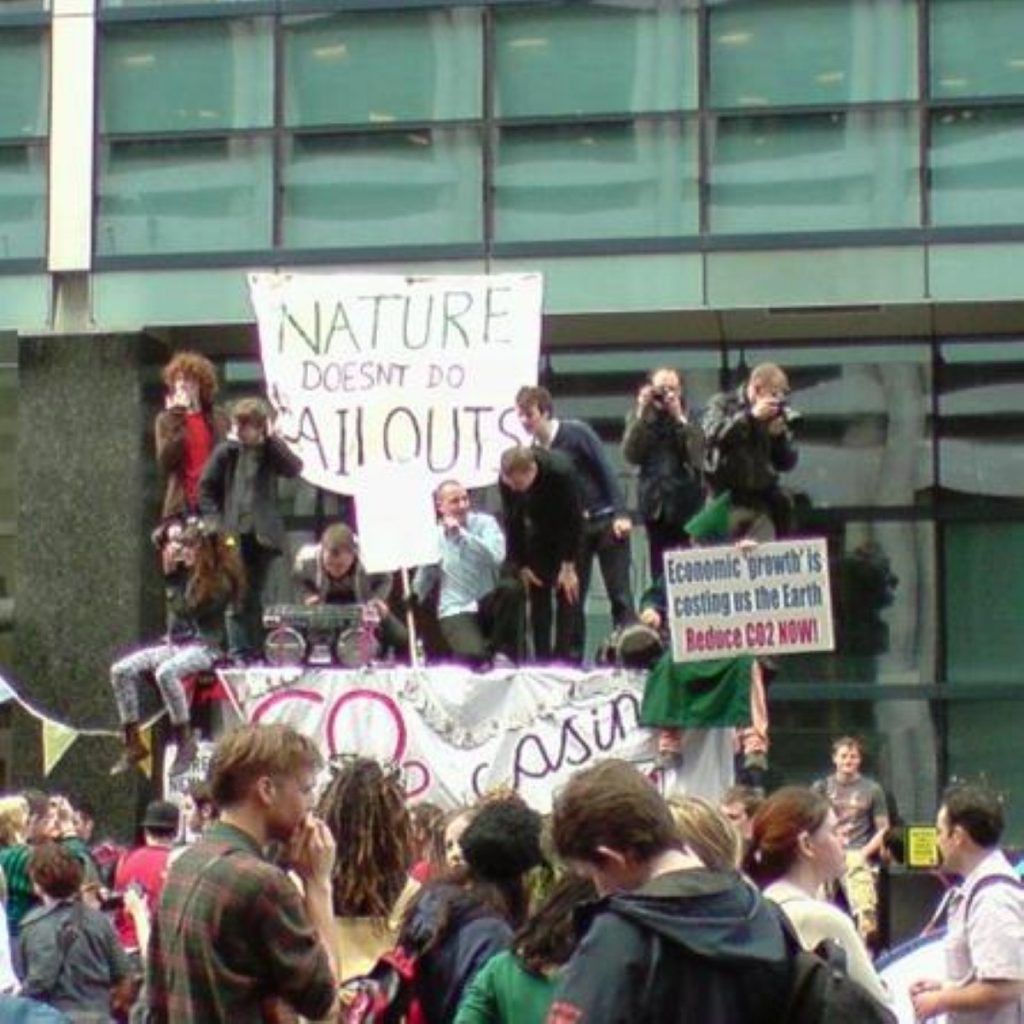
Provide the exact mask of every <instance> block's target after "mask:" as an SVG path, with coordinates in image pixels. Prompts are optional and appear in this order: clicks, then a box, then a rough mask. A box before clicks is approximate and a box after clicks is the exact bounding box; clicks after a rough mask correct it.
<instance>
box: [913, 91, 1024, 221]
mask: <svg viewBox="0 0 1024 1024" xmlns="http://www.w3.org/2000/svg"><path fill="white" fill-rule="evenodd" d="M930 162H931V210H932V223H933V224H936V225H939V226H943V227H944V226H949V225H958V224H1013V223H1016V224H1020V223H1024V107H999V108H990V109H981V108H970V109H964V110H941V111H936V112H935V113H934V114H933V115H932V132H931V155H930Z"/></svg>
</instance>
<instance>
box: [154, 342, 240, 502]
mask: <svg viewBox="0 0 1024 1024" xmlns="http://www.w3.org/2000/svg"><path fill="white" fill-rule="evenodd" d="M161 378H162V379H163V383H164V387H165V388H166V389H167V390H166V394H165V396H164V408H163V409H162V410H161V411H160V412H159V413H158V414H157V417H156V426H155V428H154V432H155V434H156V461H157V463H158V464H159V466H160V469H161V471H162V472H163V473H164V475H165V476H166V478H167V486H166V488H165V490H164V504H163V512H162V516H163V518H164V519H166V518H168V517H170V516H179V515H183V514H185V513H190V512H192V513H194V512H195V511H196V510H197V509H198V508H199V478H200V476H201V475H202V472H203V467H204V466H205V465H206V462H207V460H208V459H209V457H210V454H211V452H212V451H213V449H214V447H215V446H216V444H217V442H218V441H220V440H222V439H223V437H224V436H225V434H227V432H228V427H229V426H230V424H229V422H228V418H227V417H226V416H225V415H224V414H223V413H222V412H219V411H217V410H215V408H214V404H213V403H214V399H215V398H216V396H217V371H216V370H215V369H214V366H213V363H211V362H210V360H209V359H207V358H206V356H202V355H200V354H199V353H198V352H178V353H177V354H176V355H175V356H174V358H173V359H171V361H170V362H169V363H168V364H167V365H166V366H165V367H164V368H163V371H162V373H161Z"/></svg>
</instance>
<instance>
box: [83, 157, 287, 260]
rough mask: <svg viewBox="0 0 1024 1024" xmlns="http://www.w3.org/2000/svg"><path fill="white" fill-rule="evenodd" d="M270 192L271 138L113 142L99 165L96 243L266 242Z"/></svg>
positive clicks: (116, 247) (196, 248) (158, 247)
mask: <svg viewBox="0 0 1024 1024" xmlns="http://www.w3.org/2000/svg"><path fill="white" fill-rule="evenodd" d="M272 194H273V175H272V172H271V145H270V142H269V141H268V140H266V139H203V140H200V141H195V140H193V141H189V142H184V141H182V142H176V141H163V142H118V143H109V144H107V145H106V146H104V147H103V154H102V159H101V165H100V183H99V212H98V215H97V224H96V251H97V253H99V254H100V255H104V256H112V255H123V254H126V253H131V254H144V253H172V252H190V253H191V252H222V251H234V250H251V249H265V248H268V247H269V246H270V244H271V197H272Z"/></svg>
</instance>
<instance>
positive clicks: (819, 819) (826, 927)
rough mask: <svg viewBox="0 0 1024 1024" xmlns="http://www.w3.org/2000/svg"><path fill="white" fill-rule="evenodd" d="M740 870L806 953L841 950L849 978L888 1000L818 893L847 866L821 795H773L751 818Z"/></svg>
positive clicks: (846, 920)
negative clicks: (787, 924) (822, 948)
mask: <svg viewBox="0 0 1024 1024" xmlns="http://www.w3.org/2000/svg"><path fill="white" fill-rule="evenodd" d="M744 867H745V868H746V871H747V874H749V875H750V877H751V878H752V879H753V880H754V881H755V882H757V884H758V886H760V887H761V888H762V889H763V890H764V894H765V896H767V897H768V899H770V900H772V902H774V903H777V904H778V905H779V907H781V909H782V912H783V913H784V914H785V915H786V917H788V918H789V921H790V923H791V924H792V925H793V930H794V931H795V932H796V934H797V938H799V940H800V945H801V946H803V947H804V949H809V950H816V949H818V948H819V947H820V946H822V944H829V945H837V946H839V948H840V949H841V950H842V952H843V954H844V955H845V959H846V971H847V974H849V976H850V977H851V978H852V979H853V980H854V981H856V982H859V983H860V984H861V985H862V986H863V987H864V988H866V989H867V990H868V991H869V992H870V993H871V994H872V995H873V996H874V997H875V998H876V999H878V1000H880V1001H882V1002H883V1003H889V1002H890V996H889V993H888V991H887V990H886V988H885V986H884V985H883V984H882V982H881V980H880V979H879V977H878V975H877V973H876V972H875V969H874V967H873V965H872V963H871V958H870V957H869V956H868V951H867V948H866V947H865V945H864V942H863V940H862V939H861V937H860V935H858V933H857V929H856V927H855V926H854V923H853V921H852V920H851V919H850V917H849V916H848V915H847V914H844V913H843V912H842V911H841V910H840V909H839V908H838V907H836V906H834V905H833V904H831V903H829V902H828V901H827V900H824V899H822V898H821V897H820V895H819V894H820V893H821V891H822V889H823V887H824V886H825V885H828V884H830V883H832V882H836V881H838V880H839V878H840V876H841V875H842V873H843V871H844V870H845V867H846V861H845V857H844V850H843V840H842V838H841V837H840V835H839V826H838V822H837V821H836V816H835V813H834V812H833V810H832V805H831V804H830V803H829V802H828V800H827V799H826V798H825V797H824V796H822V795H821V794H819V793H815V792H814V791H813V790H810V789H805V788H804V787H802V786H786V787H784V788H783V789H779V790H777V791H776V792H774V793H772V795H771V796H770V797H768V799H767V800H766V801H765V802H764V803H763V804H762V805H761V807H760V809H759V810H758V812H757V813H756V814H755V815H754V821H753V823H752V825H751V839H750V849H749V851H748V852H747V857H746V861H745V864H744Z"/></svg>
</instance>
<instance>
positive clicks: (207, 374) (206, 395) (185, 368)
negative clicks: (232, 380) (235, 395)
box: [160, 352, 217, 409]
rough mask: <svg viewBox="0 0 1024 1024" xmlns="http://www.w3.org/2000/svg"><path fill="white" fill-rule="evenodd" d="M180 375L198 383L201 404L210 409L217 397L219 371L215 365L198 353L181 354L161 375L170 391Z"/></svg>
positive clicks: (172, 360) (176, 356) (175, 357)
mask: <svg viewBox="0 0 1024 1024" xmlns="http://www.w3.org/2000/svg"><path fill="white" fill-rule="evenodd" d="M179 374H180V375H181V376H183V377H191V378H192V379H193V380H194V381H195V382H196V384H197V385H198V386H199V404H200V405H201V406H202V407H203V408H204V409H209V408H210V406H212V405H213V400H214V398H215V397H216V395H217V371H216V370H215V369H214V368H213V363H211V362H210V360H209V359H207V358H206V356H201V355H200V354H199V353H198V352H179V353H178V354H177V355H175V356H174V358H173V359H171V361H170V362H169V363H168V364H167V365H166V366H165V367H164V368H163V370H162V371H161V373H160V376H161V378H162V380H163V382H164V387H166V388H167V389H168V390H170V388H172V387H173V386H174V378H175V377H177V376H178V375H179Z"/></svg>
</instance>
